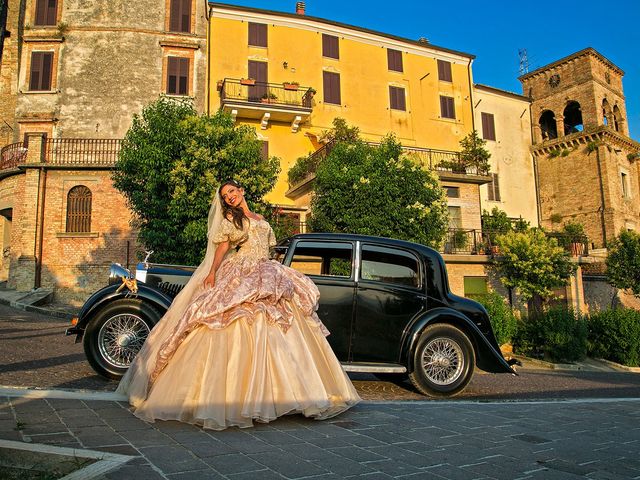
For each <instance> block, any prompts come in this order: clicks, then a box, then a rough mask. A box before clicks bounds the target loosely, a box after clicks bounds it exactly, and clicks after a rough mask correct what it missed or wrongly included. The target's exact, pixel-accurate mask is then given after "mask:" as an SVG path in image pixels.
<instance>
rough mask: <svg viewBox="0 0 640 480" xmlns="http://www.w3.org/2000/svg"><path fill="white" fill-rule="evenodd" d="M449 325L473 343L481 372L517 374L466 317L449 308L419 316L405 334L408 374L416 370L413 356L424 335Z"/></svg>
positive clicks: (405, 357)
mask: <svg viewBox="0 0 640 480" xmlns="http://www.w3.org/2000/svg"><path fill="white" fill-rule="evenodd" d="M436 323H447V324H450V325H453V326H454V327H457V328H459V329H460V330H462V331H463V332H464V333H465V334H466V335H467V336H468V337H469V340H471V343H472V345H473V349H474V351H475V355H476V365H477V366H478V368H480V369H482V370H484V371H486V372H491V373H514V374H515V372H514V371H513V369H512V368H511V367H510V366H509V364H508V363H507V361H506V360H505V359H504V357H503V356H502V354H501V353H500V352H499V351H497V350H496V349H495V347H494V346H493V345H491V343H489V341H488V340H487V339H486V338H485V336H484V335H483V334H482V332H481V331H480V329H479V328H478V327H477V325H476V324H475V323H473V322H472V321H471V320H470V319H469V318H468V317H467V316H466V315H463V314H462V313H460V312H458V311H457V310H453V309H451V308H446V307H438V308H434V309H432V310H429V311H428V312H426V313H425V314H423V315H421V316H419V317H418V318H417V319H416V320H414V321H413V322H412V323H411V325H410V326H409V327H408V328H407V330H406V331H405V332H404V336H403V340H402V348H401V359H402V360H404V363H405V364H406V366H407V371H408V372H412V371H413V369H414V359H413V352H414V351H415V348H416V346H417V344H418V340H419V339H420V335H422V332H423V331H424V330H425V328H427V327H428V326H430V325H434V324H436Z"/></svg>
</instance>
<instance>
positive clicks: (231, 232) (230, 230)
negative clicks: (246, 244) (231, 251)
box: [213, 219, 247, 245]
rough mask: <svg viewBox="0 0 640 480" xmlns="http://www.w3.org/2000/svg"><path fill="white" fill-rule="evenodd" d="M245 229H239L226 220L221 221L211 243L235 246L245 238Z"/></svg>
mask: <svg viewBox="0 0 640 480" xmlns="http://www.w3.org/2000/svg"><path fill="white" fill-rule="evenodd" d="M246 235H247V232H246V229H245V228H243V229H239V228H236V226H235V225H234V224H233V223H232V222H230V221H229V220H227V219H224V220H222V223H221V224H220V228H219V229H218V231H217V232H216V235H215V237H214V238H213V243H222V242H230V243H231V244H232V245H237V244H238V243H240V242H241V241H242V240H244V238H245V237H246Z"/></svg>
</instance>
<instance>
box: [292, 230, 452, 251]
mask: <svg viewBox="0 0 640 480" xmlns="http://www.w3.org/2000/svg"><path fill="white" fill-rule="evenodd" d="M287 240H291V241H292V240H334V241H340V240H342V241H360V242H374V243H382V244H386V245H389V246H393V247H404V248H409V249H412V250H418V251H420V252H421V253H423V254H426V255H430V256H432V255H433V254H436V256H438V255H439V254H438V252H437V251H436V250H434V249H433V248H431V247H427V246H426V245H422V244H420V243H414V242H408V241H406V240H398V239H397V238H387V237H376V236H373V235H358V234H353V233H299V234H297V235H293V236H292V237H289V239H287Z"/></svg>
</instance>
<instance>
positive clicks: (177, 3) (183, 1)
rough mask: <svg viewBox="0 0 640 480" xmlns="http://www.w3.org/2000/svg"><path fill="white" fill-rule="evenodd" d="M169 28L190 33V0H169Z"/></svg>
mask: <svg viewBox="0 0 640 480" xmlns="http://www.w3.org/2000/svg"><path fill="white" fill-rule="evenodd" d="M169 30H170V31H172V32H184V33H191V0H171V11H170V12H169Z"/></svg>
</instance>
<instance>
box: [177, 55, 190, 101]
mask: <svg viewBox="0 0 640 480" xmlns="http://www.w3.org/2000/svg"><path fill="white" fill-rule="evenodd" d="M178 68H179V72H178V78H179V85H178V94H179V95H188V94H189V59H188V58H180V59H179V64H178Z"/></svg>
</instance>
